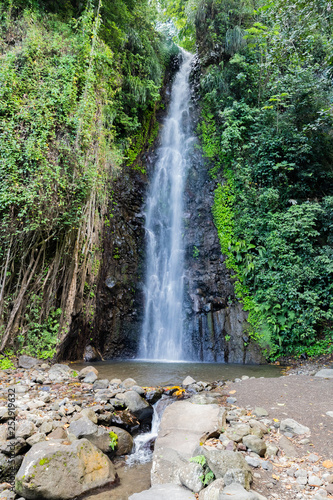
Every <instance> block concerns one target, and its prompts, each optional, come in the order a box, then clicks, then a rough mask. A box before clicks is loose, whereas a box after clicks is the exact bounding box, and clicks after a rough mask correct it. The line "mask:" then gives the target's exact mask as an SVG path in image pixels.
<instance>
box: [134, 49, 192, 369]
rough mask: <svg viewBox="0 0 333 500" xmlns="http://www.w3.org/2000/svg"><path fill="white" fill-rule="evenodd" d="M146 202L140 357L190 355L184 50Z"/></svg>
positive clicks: (188, 146) (188, 57)
mask: <svg viewBox="0 0 333 500" xmlns="http://www.w3.org/2000/svg"><path fill="white" fill-rule="evenodd" d="M182 58H183V61H182V64H181V67H180V69H179V71H178V73H177V74H176V77H175V81H174V83H173V86H172V91H171V99H170V107H169V111H168V115H167V117H166V120H165V123H164V125H163V130H162V134H161V145H160V147H159V150H158V153H157V163H156V165H155V169H154V174H153V178H152V181H151V185H150V189H149V193H148V198H147V206H146V214H145V215H146V224H145V229H146V238H147V244H146V283H145V310H144V322H143V328H142V336H141V340H140V349H139V356H138V357H139V358H141V359H150V360H167V361H176V360H184V359H186V352H185V349H184V345H185V342H184V340H185V339H184V338H183V337H184V335H183V294H184V284H183V281H184V241H183V196H184V187H185V180H186V173H187V170H188V166H189V152H190V150H191V147H192V146H193V142H194V140H195V138H194V137H193V135H192V133H191V132H192V131H191V120H190V116H189V103H190V87H189V74H190V71H191V63H192V59H193V55H192V54H190V53H188V52H186V51H184V50H182Z"/></svg>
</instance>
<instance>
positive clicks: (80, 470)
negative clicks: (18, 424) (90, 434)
mask: <svg viewBox="0 0 333 500" xmlns="http://www.w3.org/2000/svg"><path fill="white" fill-rule="evenodd" d="M115 480H116V473H115V469H114V466H113V465H112V463H111V461H110V460H109V458H108V457H107V456H106V455H104V454H103V453H102V452H101V451H100V450H98V449H97V448H96V447H95V446H94V445H93V444H92V443H90V442H89V441H88V440H87V439H78V440H75V441H73V442H72V443H69V442H66V441H65V442H64V441H61V440H50V441H44V442H42V443H38V444H35V445H34V446H33V447H32V448H31V450H30V451H29V452H28V453H27V454H26V456H25V458H24V460H23V462H22V465H21V467H20V469H19V471H18V473H17V475H16V478H15V490H16V493H18V494H19V495H22V496H23V497H24V498H26V499H28V500H33V499H40V498H43V499H48V500H66V499H70V498H74V497H76V496H78V495H82V494H83V493H86V492H88V491H90V490H92V489H94V488H98V487H101V486H105V485H107V484H109V483H113V482H114V481H115Z"/></svg>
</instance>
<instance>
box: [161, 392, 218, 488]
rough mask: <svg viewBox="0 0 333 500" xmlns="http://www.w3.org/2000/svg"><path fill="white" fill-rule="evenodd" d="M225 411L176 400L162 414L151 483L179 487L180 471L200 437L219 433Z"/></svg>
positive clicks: (215, 406)
mask: <svg viewBox="0 0 333 500" xmlns="http://www.w3.org/2000/svg"><path fill="white" fill-rule="evenodd" d="M224 423H225V412H224V409H223V408H220V407H219V406H218V405H215V404H214V405H211V404H209V405H201V404H193V403H191V402H190V401H188V400H187V401H177V402H175V403H173V404H171V405H170V406H168V407H167V408H166V410H165V411H164V413H163V416H162V420H161V424H160V429H159V435H158V437H157V439H156V442H155V449H154V455H153V465H152V471H151V481H152V484H163V483H176V484H179V485H180V484H181V481H180V478H179V470H180V468H181V467H182V466H183V465H184V464H185V463H187V462H188V461H189V459H190V458H191V457H192V456H193V453H194V451H195V450H196V448H197V447H198V445H199V443H200V439H201V437H202V436H203V435H205V434H207V433H211V432H212V431H218V432H221V430H222V427H223V424H224Z"/></svg>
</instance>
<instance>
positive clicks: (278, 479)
mask: <svg viewBox="0 0 333 500" xmlns="http://www.w3.org/2000/svg"><path fill="white" fill-rule="evenodd" d="M272 478H273V479H276V480H277V481H280V476H276V475H275V474H272Z"/></svg>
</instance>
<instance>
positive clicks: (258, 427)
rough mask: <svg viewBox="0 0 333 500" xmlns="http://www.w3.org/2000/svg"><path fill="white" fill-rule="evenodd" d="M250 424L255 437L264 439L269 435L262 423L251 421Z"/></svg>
mask: <svg viewBox="0 0 333 500" xmlns="http://www.w3.org/2000/svg"><path fill="white" fill-rule="evenodd" d="M249 424H250V427H251V434H253V435H254V436H257V437H259V438H262V437H263V435H264V434H267V433H268V428H267V427H266V425H265V424H263V423H262V422H259V421H258V420H254V419H251V420H250V421H249Z"/></svg>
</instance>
